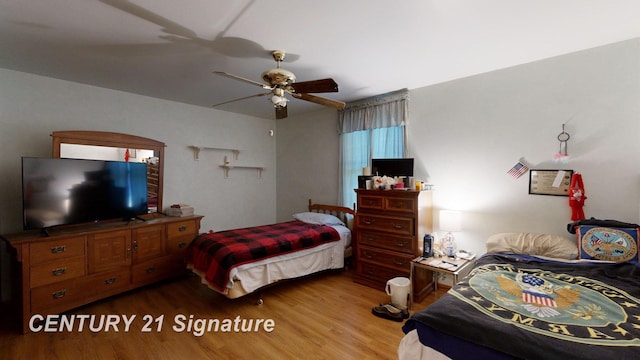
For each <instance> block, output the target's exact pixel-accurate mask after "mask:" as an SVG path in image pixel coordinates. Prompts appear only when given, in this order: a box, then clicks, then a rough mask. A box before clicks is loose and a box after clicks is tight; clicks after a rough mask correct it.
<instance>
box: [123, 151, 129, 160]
mask: <svg viewBox="0 0 640 360" xmlns="http://www.w3.org/2000/svg"><path fill="white" fill-rule="evenodd" d="M124 161H126V162H129V149H127V150H125V152H124Z"/></svg>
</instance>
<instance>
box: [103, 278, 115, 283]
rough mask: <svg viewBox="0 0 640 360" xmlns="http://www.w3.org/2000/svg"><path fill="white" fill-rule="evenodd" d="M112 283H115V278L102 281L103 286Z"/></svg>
mask: <svg viewBox="0 0 640 360" xmlns="http://www.w3.org/2000/svg"><path fill="white" fill-rule="evenodd" d="M114 282H116V278H115V277H110V278H108V279H105V280H104V284H105V285H111V284H113V283H114Z"/></svg>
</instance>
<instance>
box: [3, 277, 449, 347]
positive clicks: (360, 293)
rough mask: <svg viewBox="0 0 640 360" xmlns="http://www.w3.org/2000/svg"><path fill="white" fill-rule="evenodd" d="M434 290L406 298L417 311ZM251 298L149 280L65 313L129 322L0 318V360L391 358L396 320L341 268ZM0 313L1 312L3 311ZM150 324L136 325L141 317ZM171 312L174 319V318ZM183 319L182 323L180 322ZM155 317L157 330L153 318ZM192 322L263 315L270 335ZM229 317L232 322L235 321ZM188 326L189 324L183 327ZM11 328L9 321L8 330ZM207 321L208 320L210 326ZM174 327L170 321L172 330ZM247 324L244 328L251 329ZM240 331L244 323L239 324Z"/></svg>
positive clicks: (382, 297) (374, 293) (185, 282)
mask: <svg viewBox="0 0 640 360" xmlns="http://www.w3.org/2000/svg"><path fill="white" fill-rule="evenodd" d="M443 293H444V292H443V290H440V289H439V291H438V293H437V294H431V295H429V297H428V298H427V299H426V300H425V301H423V302H421V303H417V304H414V308H413V310H419V309H422V308H424V307H426V306H428V304H430V303H432V302H433V301H435V300H436V299H437V298H438V297H440V296H442V294H443ZM262 295H263V299H264V303H263V304H262V305H257V299H258V298H257V296H255V295H248V296H245V297H243V298H239V299H235V300H230V299H227V298H225V297H223V296H221V295H219V294H217V293H215V292H213V291H212V290H210V289H208V288H207V287H206V286H204V285H202V284H200V280H199V279H198V278H196V277H194V276H188V277H184V278H180V279H177V280H172V281H167V282H163V283H160V284H155V285H151V286H148V287H145V288H142V289H138V290H135V291H132V292H129V293H126V294H121V295H118V296H115V297H111V298H109V299H106V300H102V301H99V302H96V303H93V304H90V305H88V306H85V307H82V308H79V309H76V310H74V311H71V312H69V313H67V315H118V316H122V315H126V316H127V317H131V316H133V315H135V318H134V320H133V322H132V325H131V328H130V329H129V331H128V332H124V325H123V324H120V325H119V326H118V330H119V331H118V332H115V331H114V328H113V327H111V328H109V329H108V331H105V330H104V329H103V330H101V331H97V332H93V331H90V330H89V327H88V326H86V325H85V328H84V329H83V330H82V331H79V330H78V329H77V327H76V328H75V329H74V330H73V331H71V332H67V331H62V332H52V333H47V332H39V333H32V334H27V335H22V334H20V333H18V330H17V329H16V328H15V324H12V323H11V322H8V321H2V326H1V327H0V359H78V358H82V359H105V360H109V359H159V358H162V359H214V358H215V359H294V358H305V359H396V358H397V353H396V350H397V347H398V344H399V342H400V339H401V338H402V336H403V333H402V330H401V326H402V323H399V322H393V321H389V320H385V319H380V318H377V317H375V316H373V315H372V314H371V308H372V307H373V306H376V305H377V304H379V303H381V302H388V301H389V296H387V295H386V294H385V293H384V292H383V291H382V289H380V290H377V289H372V288H369V287H366V286H363V285H359V284H356V283H354V282H353V274H352V272H351V271H349V270H346V271H340V272H332V273H325V274H319V275H314V276H311V277H309V278H305V279H298V280H294V281H289V282H285V283H282V284H278V285H277V286H274V287H271V288H268V289H266V290H264V291H263V293H262ZM5 315H6V314H5ZM145 315H146V316H148V317H149V318H150V319H151V320H155V321H153V322H152V323H150V325H152V326H150V327H149V328H148V329H149V330H151V331H149V332H145V331H143V329H144V325H145V321H143V320H144V319H143V317H144V316H145ZM176 316H178V317H179V318H177V320H176ZM183 317H184V320H182V318H183ZM160 318H162V319H163V320H162V327H159V320H158V319H160ZM189 318H191V319H192V320H193V321H195V320H197V322H196V324H197V323H199V322H205V321H210V320H211V321H212V322H213V323H215V322H216V321H218V322H220V323H222V324H224V323H225V322H226V323H231V324H232V326H231V330H235V329H234V327H236V321H237V323H238V325H241V324H242V320H245V323H244V324H245V325H248V321H253V322H254V325H255V321H257V319H271V320H273V323H274V324H275V325H274V327H273V330H272V331H270V332H269V331H267V330H265V328H264V327H263V326H259V327H258V329H257V331H250V332H246V331H245V332H243V331H242V327H238V329H239V330H240V331H227V332H224V331H222V330H224V329H225V328H224V327H221V328H219V329H218V331H217V332H216V331H214V330H215V328H212V330H211V331H201V332H202V333H200V332H199V331H200V329H201V328H200V327H196V326H191V328H190V329H189V328H188V325H189V322H188V320H189ZM236 319H237V320H236ZM193 324H194V322H192V325H193ZM12 325H13V326H12ZM212 325H215V324H212ZM174 326H176V327H174ZM252 329H253V328H252ZM245 330H246V326H245Z"/></svg>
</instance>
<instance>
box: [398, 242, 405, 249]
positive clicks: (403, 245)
mask: <svg viewBox="0 0 640 360" xmlns="http://www.w3.org/2000/svg"><path fill="white" fill-rule="evenodd" d="M396 246H397V247H400V248H403V247H405V246H407V242H406V241H396Z"/></svg>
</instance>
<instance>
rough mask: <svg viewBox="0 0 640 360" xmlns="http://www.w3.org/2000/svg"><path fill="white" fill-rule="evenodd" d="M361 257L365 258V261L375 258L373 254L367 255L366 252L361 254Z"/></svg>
mask: <svg viewBox="0 0 640 360" xmlns="http://www.w3.org/2000/svg"><path fill="white" fill-rule="evenodd" d="M363 255H364V257H366V258H367V259H373V258H374V257H376V255H375V254H371V253H368V252H366V251H365V252H364V253H363Z"/></svg>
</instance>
